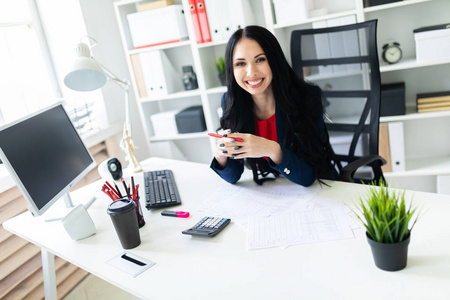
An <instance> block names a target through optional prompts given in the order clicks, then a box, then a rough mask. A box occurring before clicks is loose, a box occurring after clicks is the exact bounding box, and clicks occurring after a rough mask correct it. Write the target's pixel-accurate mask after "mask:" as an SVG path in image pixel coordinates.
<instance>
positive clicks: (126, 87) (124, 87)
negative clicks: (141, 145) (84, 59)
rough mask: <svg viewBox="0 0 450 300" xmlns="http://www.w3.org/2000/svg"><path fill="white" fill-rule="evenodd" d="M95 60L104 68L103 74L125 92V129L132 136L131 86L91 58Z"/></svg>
mask: <svg viewBox="0 0 450 300" xmlns="http://www.w3.org/2000/svg"><path fill="white" fill-rule="evenodd" d="M91 58H92V59H93V60H95V61H96V62H97V63H98V65H99V66H100V67H101V68H102V70H103V73H105V75H106V77H107V78H108V79H109V80H110V81H112V82H114V83H115V84H117V85H118V86H120V87H121V88H122V90H123V91H124V92H125V127H126V130H128V132H129V134H130V135H131V125H130V102H129V99H128V92H129V90H130V84H129V83H128V82H127V81H126V80H125V79H124V80H120V79H119V78H118V77H117V76H116V75H114V74H113V73H112V72H111V71H110V70H108V69H107V68H106V67H105V66H103V65H102V64H101V63H100V62H99V61H98V60H96V59H95V58H93V57H91Z"/></svg>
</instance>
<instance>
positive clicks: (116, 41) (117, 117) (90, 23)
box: [80, 0, 150, 160]
mask: <svg viewBox="0 0 450 300" xmlns="http://www.w3.org/2000/svg"><path fill="white" fill-rule="evenodd" d="M113 2H114V0H80V6H81V10H82V12H83V17H84V20H85V23H86V29H87V32H88V34H89V35H90V36H92V37H93V38H94V39H95V40H97V42H98V44H97V46H95V47H94V48H93V49H92V51H93V55H94V57H95V58H96V59H97V60H98V61H99V62H100V63H101V64H102V65H103V66H105V67H106V68H107V69H108V70H110V71H111V72H112V73H113V74H115V75H116V76H117V77H119V78H120V79H125V78H126V79H127V80H128V82H131V78H130V75H129V73H128V68H127V63H126V60H125V53H124V51H123V48H122V43H121V39H120V34H119V28H118V25H117V21H116V17H115V14H114V5H113ZM102 93H103V97H104V99H105V106H106V110H107V115H108V120H109V121H110V122H111V123H115V122H119V121H122V120H125V102H124V99H125V98H124V94H123V92H122V89H121V88H120V87H119V86H118V85H116V84H114V83H112V82H109V83H108V84H106V85H105V86H104V87H103V88H102ZM130 121H131V127H132V134H133V139H134V142H135V143H136V145H137V146H138V147H139V149H136V151H135V153H136V156H137V157H138V159H139V160H143V159H145V158H148V157H149V156H150V149H149V148H148V146H147V145H148V143H147V142H146V141H145V139H146V137H145V134H144V130H143V128H142V123H141V120H140V116H139V111H138V106H137V103H136V96H135V95H134V91H133V89H132V88H130Z"/></svg>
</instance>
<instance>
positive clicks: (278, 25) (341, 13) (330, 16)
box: [273, 9, 356, 29]
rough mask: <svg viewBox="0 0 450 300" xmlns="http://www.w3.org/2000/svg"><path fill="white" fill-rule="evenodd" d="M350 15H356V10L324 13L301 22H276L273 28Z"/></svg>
mask: <svg viewBox="0 0 450 300" xmlns="http://www.w3.org/2000/svg"><path fill="white" fill-rule="evenodd" d="M350 15H356V10H354V9H352V10H347V11H343V12H339V13H334V14H328V15H324V16H320V17H314V18H307V19H305V20H303V21H301V22H291V23H285V24H275V25H274V26H273V28H274V29H284V28H287V27H293V26H298V25H303V24H309V23H313V22H317V21H323V20H328V19H334V18H340V17H345V16H350Z"/></svg>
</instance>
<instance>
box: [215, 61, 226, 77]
mask: <svg viewBox="0 0 450 300" xmlns="http://www.w3.org/2000/svg"><path fill="white" fill-rule="evenodd" d="M214 64H215V65H216V68H217V71H218V72H219V75H224V74H225V58H224V57H223V56H220V57H219V58H218V59H217V60H215V61H214Z"/></svg>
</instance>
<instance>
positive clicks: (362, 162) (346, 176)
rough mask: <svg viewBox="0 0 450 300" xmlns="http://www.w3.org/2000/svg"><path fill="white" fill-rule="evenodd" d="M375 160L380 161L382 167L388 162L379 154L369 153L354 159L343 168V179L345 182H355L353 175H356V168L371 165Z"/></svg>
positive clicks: (341, 175)
mask: <svg viewBox="0 0 450 300" xmlns="http://www.w3.org/2000/svg"><path fill="white" fill-rule="evenodd" d="M375 161H379V163H380V167H381V166H382V165H385V164H386V163H387V162H386V160H385V159H384V158H383V157H381V156H379V155H368V156H364V157H361V158H358V159H357V160H354V161H352V162H351V163H349V164H348V165H346V166H345V167H343V168H342V170H341V172H340V178H341V180H342V181H344V182H354V181H353V176H354V175H355V172H356V170H357V169H358V168H360V167H362V166H366V165H369V164H371V163H373V162H375Z"/></svg>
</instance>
